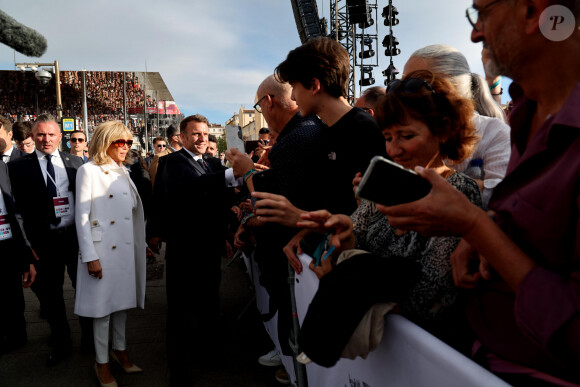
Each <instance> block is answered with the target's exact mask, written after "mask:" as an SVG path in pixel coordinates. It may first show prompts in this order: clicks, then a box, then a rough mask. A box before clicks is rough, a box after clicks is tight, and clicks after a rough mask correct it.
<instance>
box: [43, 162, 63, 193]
mask: <svg viewBox="0 0 580 387" xmlns="http://www.w3.org/2000/svg"><path fill="white" fill-rule="evenodd" d="M53 165H54V164H53ZM46 177H48V178H49V179H50V180H51V181H52V183H53V184H54V186H55V188H56V195H57V196H58V197H60V189H59V187H58V184H56V181H54V179H53V178H52V176H50V173H48V169H47V170H46ZM54 177H56V169H55V170H54Z"/></svg>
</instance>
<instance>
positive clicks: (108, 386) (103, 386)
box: [95, 363, 119, 387]
mask: <svg viewBox="0 0 580 387" xmlns="http://www.w3.org/2000/svg"><path fill="white" fill-rule="evenodd" d="M95 374H97V380H98V381H99V383H100V384H101V387H119V385H118V384H117V381H116V380H115V379H113V381H112V382H110V383H103V382H101V378H99V368H98V367H97V363H95Z"/></svg>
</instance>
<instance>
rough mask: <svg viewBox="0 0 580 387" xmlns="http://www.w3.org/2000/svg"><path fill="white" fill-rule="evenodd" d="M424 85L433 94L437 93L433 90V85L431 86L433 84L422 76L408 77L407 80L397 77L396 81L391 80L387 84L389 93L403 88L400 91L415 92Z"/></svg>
mask: <svg viewBox="0 0 580 387" xmlns="http://www.w3.org/2000/svg"><path fill="white" fill-rule="evenodd" d="M422 87H426V88H427V90H429V91H430V92H432V93H433V94H436V93H435V90H433V87H431V85H430V84H429V83H427V81H426V80H424V79H421V78H408V79H405V80H401V79H395V80H394V81H391V82H390V83H389V85H388V86H387V94H389V93H392V92H394V91H395V90H399V89H401V88H402V89H401V90H399V91H401V92H403V93H406V94H414V93H416V92H418V91H419V90H421V88H422Z"/></svg>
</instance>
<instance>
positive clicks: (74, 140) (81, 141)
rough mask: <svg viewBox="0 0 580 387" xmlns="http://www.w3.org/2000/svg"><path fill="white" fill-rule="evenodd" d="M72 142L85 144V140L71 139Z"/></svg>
mask: <svg viewBox="0 0 580 387" xmlns="http://www.w3.org/2000/svg"><path fill="white" fill-rule="evenodd" d="M70 142H80V143H83V142H85V139H84V138H71V139H70Z"/></svg>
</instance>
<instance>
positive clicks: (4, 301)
mask: <svg viewBox="0 0 580 387" xmlns="http://www.w3.org/2000/svg"><path fill="white" fill-rule="evenodd" d="M15 214H16V209H15V206H14V201H13V199H12V188H11V186H10V180H9V178H8V167H7V166H6V164H4V162H2V161H0V251H2V258H4V259H3V260H2V262H3V263H2V270H0V294H1V295H2V296H1V297H0V310H2V318H1V319H0V353H3V352H7V351H10V350H13V349H16V348H18V347H20V346H21V345H24V344H26V339H27V337H26V320H24V293H23V292H22V287H23V286H24V287H26V288H27V287H29V286H30V285H31V284H32V283H33V282H34V278H35V277H36V270H35V268H34V265H32V261H33V257H32V252H31V251H30V248H29V247H28V246H27V245H26V241H25V240H24V237H23V236H22V231H21V230H20V225H19V224H18V222H17V220H16V217H15Z"/></svg>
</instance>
